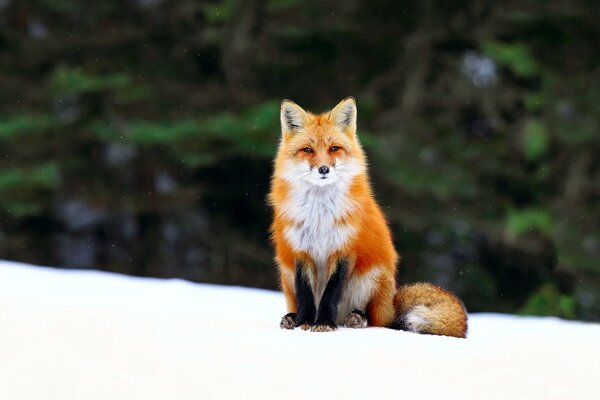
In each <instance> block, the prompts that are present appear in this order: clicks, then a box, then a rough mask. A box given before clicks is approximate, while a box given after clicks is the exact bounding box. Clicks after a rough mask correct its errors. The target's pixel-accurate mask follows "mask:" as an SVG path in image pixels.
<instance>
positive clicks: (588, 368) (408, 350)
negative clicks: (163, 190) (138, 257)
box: [0, 262, 600, 400]
mask: <svg viewBox="0 0 600 400" xmlns="http://www.w3.org/2000/svg"><path fill="white" fill-rule="evenodd" d="M284 312H285V310H284V301H283V297H282V296H281V294H279V293H275V292H269V291H263V290H255V289H244V288H233V287H220V286H211V285H200V284H192V283H189V282H185V281H181V280H158V279H143V278H131V277H124V276H119V275H114V274H107V273H101V272H91V271H64V270H54V269H50V268H42V267H33V266H28V265H24V264H17V263H12V262H0V399H11V400H18V399H27V400H34V399H61V400H66V399H128V400H130V399H143V400H150V399H219V398H234V397H236V398H262V399H270V398H281V399H286V400H287V399H296V398H330V399H335V398H365V399H380V398H382V399H383V398H386V399H387V398H398V399H400V398H411V397H412V398H414V397H417V396H418V397H419V398H443V399H469V398H473V399H507V398H509V399H511V400H514V399H567V398H592V397H594V396H598V395H597V390H598V389H597V383H596V381H595V380H596V378H597V374H598V365H599V364H598V363H599V360H600V325H598V324H586V323H579V322H566V321H562V320H559V319H556V318H520V317H514V316H507V315H493V314H476V315H471V318H470V321H469V322H470V327H469V338H468V339H466V340H461V339H455V338H448V337H435V336H426V335H416V334H411V333H405V332H397V331H392V330H388V329H378V328H369V329H366V330H350V329H339V330H338V331H336V332H333V333H311V332H304V331H300V330H295V331H282V330H280V329H279V320H280V317H281V316H282V315H283V314H284ZM596 398H598V397H596Z"/></svg>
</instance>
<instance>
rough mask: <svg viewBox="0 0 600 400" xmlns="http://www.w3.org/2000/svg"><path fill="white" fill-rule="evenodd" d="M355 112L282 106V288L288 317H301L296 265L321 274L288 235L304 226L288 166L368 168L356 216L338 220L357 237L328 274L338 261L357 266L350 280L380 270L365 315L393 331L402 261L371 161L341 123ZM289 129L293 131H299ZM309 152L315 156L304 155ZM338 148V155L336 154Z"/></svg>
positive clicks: (354, 187)
mask: <svg viewBox="0 0 600 400" xmlns="http://www.w3.org/2000/svg"><path fill="white" fill-rule="evenodd" d="M352 106H354V107H355V105H354V99H345V100H343V101H342V102H341V103H340V104H339V105H338V106H336V108H334V109H333V110H332V111H330V112H325V113H322V114H312V113H310V112H306V111H304V110H302V109H301V108H300V107H299V106H297V105H295V104H294V103H291V102H289V101H287V100H286V101H284V102H283V103H282V136H281V141H280V145H279V150H278V153H277V157H276V158H275V168H274V174H273V178H272V188H271V193H270V195H269V200H270V203H271V205H272V206H273V208H274V219H273V224H272V227H271V232H272V238H273V242H274V244H275V251H276V261H277V264H278V266H279V272H280V280H281V288H282V290H283V293H284V295H285V298H286V303H287V306H288V311H289V312H296V310H297V305H296V294H295V288H294V273H295V260H298V259H301V260H304V261H308V262H309V264H310V265H312V268H313V270H314V271H317V270H318V268H317V266H316V265H315V260H313V259H312V258H311V255H310V254H307V253H306V252H303V251H299V250H298V249H295V248H294V245H293V244H292V243H291V242H290V240H289V237H288V236H286V231H288V230H289V229H290V228H293V227H296V226H299V225H301V224H302V221H298V220H295V219H294V216H290V215H287V214H286V212H285V207H286V205H287V204H288V203H289V202H290V197H291V193H292V191H293V188H292V183H290V180H289V179H286V175H285V174H286V172H285V171H286V168H289V167H288V164H286V163H290V162H291V163H296V164H298V165H301V164H302V165H306V164H308V165H309V166H310V167H311V169H312V168H318V167H319V166H321V165H329V166H332V168H334V167H335V166H336V165H340V166H342V165H343V164H344V163H348V162H349V161H352V162H356V164H357V165H360V166H362V169H360V170H359V172H357V173H356V175H355V176H353V178H352V181H351V182H349V185H348V188H347V197H348V199H349V201H351V203H352V204H353V208H352V210H351V211H349V212H346V213H344V214H343V215H340V216H338V217H337V218H336V219H335V227H340V228H348V229H352V232H354V233H353V234H352V235H350V237H349V238H348V240H347V241H345V242H344V245H343V246H341V247H340V248H338V249H335V251H333V252H332V253H331V254H329V257H328V260H330V261H328V262H327V273H328V275H331V274H332V273H333V268H334V266H335V259H339V258H340V257H344V258H347V259H348V260H351V262H350V263H349V264H350V265H349V266H348V276H347V279H350V278H352V277H359V278H361V277H362V276H365V274H367V273H369V272H370V271H372V270H373V269H377V276H376V278H375V279H374V290H373V293H372V295H371V298H370V301H369V302H368V305H367V307H366V310H362V311H366V313H367V318H368V320H369V323H370V324H371V325H373V326H390V325H391V324H392V322H393V321H394V319H395V317H396V315H397V314H398V312H397V310H396V308H395V305H394V297H395V295H396V282H395V275H396V264H397V261H398V256H397V254H396V251H395V249H394V246H393V242H392V235H391V232H390V230H389V228H388V225H387V222H386V219H385V217H384V215H383V212H382V211H381V209H380V208H379V206H378V204H377V203H376V201H375V199H374V196H373V193H372V190H371V186H370V183H369V178H368V175H367V169H366V157H365V154H364V152H363V149H362V147H361V145H360V142H359V140H358V137H357V135H356V131H355V129H356V126H355V123H354V124H348V126H346V125H340V123H339V121H340V120H344V118H345V117H346V118H347V119H348V118H349V117H348V116H347V115H343V114H340V113H342V112H345V111H347V110H350V109H351V108H350V107H352ZM354 111H355V108H354ZM284 118H288V119H289V120H287V119H286V120H284ZM289 125H292V126H293V129H292V128H290V127H289ZM296 126H297V128H296ZM307 147H308V148H310V149H311V150H312V152H306V151H304V150H303V149H305V148H307ZM335 148H337V150H335V151H333V149H335ZM295 184H297V183H295ZM315 273H316V272H315ZM313 291H314V288H313ZM402 293H404V292H402ZM411 293H412V292H411ZM396 300H397V303H402V304H404V302H402V301H401V300H402V296H400V297H398V296H396Z"/></svg>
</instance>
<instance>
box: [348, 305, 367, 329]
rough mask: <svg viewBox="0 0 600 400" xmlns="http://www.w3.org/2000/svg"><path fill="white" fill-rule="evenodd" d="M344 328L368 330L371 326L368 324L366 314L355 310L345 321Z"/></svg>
mask: <svg viewBox="0 0 600 400" xmlns="http://www.w3.org/2000/svg"><path fill="white" fill-rule="evenodd" d="M344 326H345V327H346V328H353V329H358V328H366V327H367V326H369V324H368V322H367V316H366V314H365V313H364V312H362V311H360V310H354V311H352V312H351V313H350V314H348V316H347V317H346V319H345V320H344Z"/></svg>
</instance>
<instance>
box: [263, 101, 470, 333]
mask: <svg viewBox="0 0 600 400" xmlns="http://www.w3.org/2000/svg"><path fill="white" fill-rule="evenodd" d="M356 113H357V110H356V103H355V101H354V98H352V97H348V98H346V99H344V100H342V101H341V102H340V103H339V104H338V105H337V106H336V107H335V108H333V110H331V111H329V112H325V113H322V114H319V115H316V114H312V113H310V112H307V111H305V110H303V109H302V108H301V107H300V106H298V105H297V104H295V103H293V102H292V101H290V100H284V101H283V102H282V103H281V131H282V136H281V141H280V144H279V150H278V153H277V157H276V159H275V169H274V173H273V179H272V188H271V193H270V195H269V198H270V202H271V204H272V206H273V208H274V221H273V224H272V228H271V229H272V237H273V241H274V243H275V249H276V260H277V264H278V266H279V274H280V279H281V287H282V289H283V293H284V295H285V299H286V302H287V309H288V312H289V313H288V314H286V315H285V316H284V317H283V318H282V320H281V324H280V326H281V327H282V328H284V329H293V328H295V327H300V328H302V329H304V330H307V329H310V330H311V331H314V332H327V331H332V330H334V329H335V328H336V327H337V325H338V324H339V325H341V324H344V325H345V326H347V327H351V328H363V327H366V326H369V325H370V326H381V327H390V328H393V329H402V330H407V331H412V332H418V333H428V334H434V335H447V336H456V337H465V336H466V332H467V315H466V311H465V308H464V306H463V304H462V302H461V301H460V300H459V299H458V298H457V297H456V296H454V295H453V294H452V293H450V292H448V291H446V290H444V289H442V288H440V287H437V286H435V285H432V284H429V283H417V284H413V285H406V286H401V287H400V288H397V287H396V278H395V277H396V263H397V261H398V255H397V254H396V251H395V249H394V245H393V243H392V235H391V233H390V230H389V228H388V225H387V222H386V219H385V217H384V215H383V213H382V211H381V209H380V208H379V206H378V204H377V202H376V201H375V199H374V196H373V192H372V190H371V185H370V183H369V178H368V175H367V160H366V157H365V153H364V151H363V149H362V147H361V145H360V142H359V140H358V137H357V134H356Z"/></svg>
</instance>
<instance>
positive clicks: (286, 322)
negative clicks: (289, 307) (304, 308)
mask: <svg viewBox="0 0 600 400" xmlns="http://www.w3.org/2000/svg"><path fill="white" fill-rule="evenodd" d="M295 326H296V313H289V314H285V315H284V316H283V317H282V318H281V322H280V323H279V327H280V328H281V329H294V327H295Z"/></svg>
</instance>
